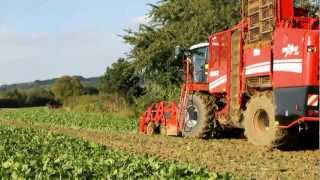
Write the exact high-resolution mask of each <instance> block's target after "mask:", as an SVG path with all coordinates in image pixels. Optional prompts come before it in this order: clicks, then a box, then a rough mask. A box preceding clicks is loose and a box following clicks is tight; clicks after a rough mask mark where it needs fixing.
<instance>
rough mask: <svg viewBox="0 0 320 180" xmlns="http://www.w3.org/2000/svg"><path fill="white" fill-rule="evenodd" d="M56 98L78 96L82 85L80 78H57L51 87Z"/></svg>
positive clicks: (62, 98)
mask: <svg viewBox="0 0 320 180" xmlns="http://www.w3.org/2000/svg"><path fill="white" fill-rule="evenodd" d="M51 90H52V92H53V94H54V95H55V97H56V98H58V99H59V100H61V101H63V100H65V99H66V98H68V97H73V96H80V95H81V94H82V93H81V92H82V90H83V85H82V84H81V82H80V80H79V79H77V78H74V77H70V76H63V77H61V78H59V79H57V80H56V81H55V82H54V84H53V85H52V87H51Z"/></svg>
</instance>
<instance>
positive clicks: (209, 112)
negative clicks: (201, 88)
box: [182, 93, 216, 139]
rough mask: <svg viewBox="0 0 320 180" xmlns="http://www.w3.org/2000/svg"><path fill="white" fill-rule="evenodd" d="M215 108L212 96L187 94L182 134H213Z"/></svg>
mask: <svg viewBox="0 0 320 180" xmlns="http://www.w3.org/2000/svg"><path fill="white" fill-rule="evenodd" d="M215 109H216V105H215V101H214V98H213V97H212V96H210V95H205V94H199V93H196V94H192V95H189V101H188V104H187V109H186V115H185V125H184V129H183V132H182V135H183V136H185V137H192V138H203V139H205V138H209V137H212V136H213V134H214V129H215V121H214V111H215Z"/></svg>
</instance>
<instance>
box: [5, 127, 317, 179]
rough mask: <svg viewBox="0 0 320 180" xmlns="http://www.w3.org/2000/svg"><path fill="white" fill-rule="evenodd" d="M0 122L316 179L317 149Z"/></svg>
mask: <svg viewBox="0 0 320 180" xmlns="http://www.w3.org/2000/svg"><path fill="white" fill-rule="evenodd" d="M0 124H2V125H9V126H14V127H19V128H34V129H43V130H47V131H51V132H53V133H58V134H65V135H69V136H72V137H76V138H82V139H85V140H88V141H91V142H95V143H99V144H102V145H105V146H107V147H109V148H112V149H117V150H123V151H126V152H130V153H134V154H139V155H144V154H149V155H153V156H157V157H159V158H160V159H164V160H174V161H177V162H180V163H191V164H193V165H197V166H201V167H205V168H208V169H209V170H212V171H214V172H218V173H224V172H230V173H233V174H234V175H237V176H244V177H247V178H250V179H311V180H312V179H314V180H318V179H320V150H319V149H317V150H297V151H280V150H277V149H268V148H265V147H257V146H254V145H251V144H249V143H248V142H247V141H246V140H245V139H230V140H229V139H221V140H198V139H186V138H176V137H166V136H145V135H139V134H134V133H116V132H97V131H91V130H85V129H72V128H63V127H52V126H50V125H45V124H38V125H30V124H25V123H21V122H15V121H0Z"/></svg>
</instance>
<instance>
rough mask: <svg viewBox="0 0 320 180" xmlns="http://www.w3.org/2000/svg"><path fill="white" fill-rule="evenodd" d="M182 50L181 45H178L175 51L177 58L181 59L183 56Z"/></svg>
mask: <svg viewBox="0 0 320 180" xmlns="http://www.w3.org/2000/svg"><path fill="white" fill-rule="evenodd" d="M181 53H182V50H181V47H180V46H176V48H175V52H174V58H175V59H179V57H180V56H181Z"/></svg>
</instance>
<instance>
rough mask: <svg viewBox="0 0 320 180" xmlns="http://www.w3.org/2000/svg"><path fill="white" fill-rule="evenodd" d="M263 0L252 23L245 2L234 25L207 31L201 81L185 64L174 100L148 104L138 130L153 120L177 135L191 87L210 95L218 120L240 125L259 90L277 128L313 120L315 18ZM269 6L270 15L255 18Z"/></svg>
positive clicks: (319, 36)
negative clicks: (267, 95) (269, 100)
mask: <svg viewBox="0 0 320 180" xmlns="http://www.w3.org/2000/svg"><path fill="white" fill-rule="evenodd" d="M265 2H266V4H260V5H258V7H260V10H259V12H260V21H258V23H256V22H253V21H255V17H256V14H257V13H258V14H259V12H258V11H257V13H255V12H254V11H250V4H247V6H246V8H247V7H249V10H248V11H244V10H243V12H242V13H243V20H242V21H241V22H240V23H239V24H238V25H236V26H235V27H233V28H231V29H229V30H226V31H224V32H220V33H216V34H213V35H211V36H210V38H209V45H208V48H209V50H208V51H209V58H208V62H207V64H208V69H206V75H207V76H206V82H204V83H203V82H201V83H199V82H193V81H192V78H191V76H192V73H190V70H189V69H186V80H187V82H186V84H185V85H183V87H182V93H181V98H180V103H179V105H176V104H175V103H172V104H169V105H165V103H163V102H161V103H160V104H158V105H153V106H151V107H150V108H149V109H148V111H147V112H146V113H145V114H143V115H142V116H141V118H140V130H139V131H140V132H141V133H148V124H149V123H150V122H154V123H155V124H156V125H159V126H157V127H165V129H167V130H168V131H167V132H170V133H167V134H170V135H179V134H181V132H183V128H184V123H185V115H184V114H185V111H186V109H185V108H186V104H187V102H186V101H187V95H188V94H190V93H194V92H202V93H207V94H209V95H211V96H213V97H214V98H215V100H216V102H217V105H218V108H217V110H216V111H215V114H214V115H213V116H214V117H215V119H216V120H217V121H219V123H220V124H222V125H228V126H230V125H231V126H234V127H237V128H244V127H243V121H244V116H243V115H242V114H243V113H244V112H245V111H246V109H247V104H248V102H249V100H250V98H251V97H252V96H254V95H255V94H259V93H261V92H264V91H268V92H272V94H273V99H274V101H275V107H274V108H275V116H276V118H277V121H278V122H277V123H278V128H283V129H287V128H292V127H295V126H297V125H299V124H301V123H302V122H317V123H319V121H320V118H319V83H320V80H319V77H320V75H319V74H320V73H319V67H320V64H319V62H320V56H319V52H320V45H319V41H320V29H319V18H316V17H314V18H312V17H306V15H307V14H308V12H307V11H306V10H304V9H302V8H299V7H295V6H294V1H293V0H277V1H273V0H269V1H268V0H267V1H265ZM268 2H269V4H268ZM246 3H248V2H247V1H246ZM270 9H271V11H270V12H269V11H268V12H269V13H270V16H269V17H268V16H266V17H265V18H261V14H265V12H267V10H270ZM268 18H269V19H268ZM270 24H273V25H274V26H275V27H271V26H270ZM267 26H269V27H267ZM268 28H269V29H268ZM187 61H188V59H187ZM187 67H189V66H187Z"/></svg>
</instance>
